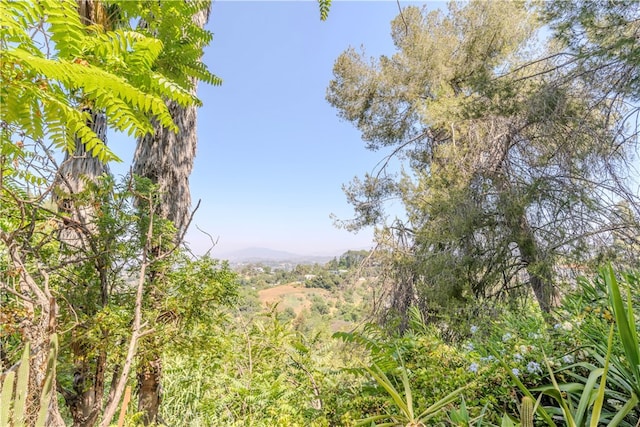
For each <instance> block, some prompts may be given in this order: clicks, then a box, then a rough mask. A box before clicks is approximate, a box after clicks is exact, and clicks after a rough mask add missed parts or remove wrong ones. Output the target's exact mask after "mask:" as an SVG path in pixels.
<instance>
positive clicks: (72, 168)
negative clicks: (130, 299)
mask: <svg viewBox="0 0 640 427" xmlns="http://www.w3.org/2000/svg"><path fill="white" fill-rule="evenodd" d="M85 111H86V112H88V113H89V115H90V119H89V120H88V123H87V125H88V126H89V127H90V128H91V130H93V131H94V132H95V133H96V135H97V136H98V137H99V138H100V139H101V140H102V141H103V142H104V143H105V144H106V143H107V138H106V132H107V118H106V116H105V114H104V113H103V112H101V111H95V110H90V109H85ZM106 173H109V169H108V167H107V165H105V164H103V163H102V162H101V161H100V160H99V159H97V158H96V157H94V156H92V155H91V153H89V152H87V150H86V148H85V146H84V144H83V143H82V141H80V140H79V139H76V146H75V150H74V152H73V153H71V154H70V153H67V154H66V155H65V160H64V162H63V163H62V165H61V166H60V169H59V171H58V177H57V191H56V193H57V204H58V208H59V210H60V212H62V213H66V215H67V217H66V219H65V223H64V226H63V227H62V228H61V230H60V235H59V238H60V244H61V247H62V249H63V256H64V257H65V262H67V263H69V264H80V263H83V262H87V261H86V259H87V255H88V254H94V253H95V250H93V248H92V242H91V240H92V238H93V236H95V234H96V233H97V227H96V224H95V217H96V207H95V205H94V204H93V203H91V202H90V201H84V202H80V203H79V202H78V201H77V200H76V196H77V195H78V194H80V193H82V192H83V191H85V190H86V188H87V183H89V182H96V180H97V179H98V178H99V177H100V176H102V175H103V174H106ZM103 261H104V260H102V259H99V257H98V260H97V262H96V263H95V268H96V270H97V271H96V272H97V274H98V276H100V277H102V276H104V274H105V271H104V270H105V268H106V267H107V266H106V265H105V264H104V262H103ZM81 285H84V287H85V289H86V291H87V298H90V296H89V293H90V292H91V291H92V289H90V288H91V287H92V286H95V285H93V284H90V283H84V284H81ZM100 288H101V289H100V297H99V299H98V300H97V301H93V302H90V303H87V302H86V301H85V302H84V303H82V302H80V303H81V304H84V307H82V308H81V307H75V309H76V310H81V311H82V310H84V311H85V312H87V310H89V312H87V313H86V314H89V315H92V314H95V310H92V309H90V308H89V307H92V306H93V307H104V306H106V304H107V303H108V289H107V283H106V282H105V281H104V280H101V281H100ZM72 303H74V302H72ZM75 304H76V305H77V302H75ZM70 347H71V350H72V354H73V363H74V366H75V370H74V381H73V389H72V390H61V391H62V395H63V396H64V398H65V403H66V405H67V407H68V408H69V411H70V412H71V416H72V419H73V425H74V426H78V427H84V426H93V425H95V423H96V421H97V419H98V416H99V414H100V411H101V406H102V395H103V393H104V371H105V368H106V354H104V352H103V353H101V354H99V355H98V356H94V357H90V356H89V353H93V352H92V351H91V349H90V348H89V347H88V345H87V344H86V343H85V342H84V339H83V338H82V333H79V334H74V337H72V342H71V344H70Z"/></svg>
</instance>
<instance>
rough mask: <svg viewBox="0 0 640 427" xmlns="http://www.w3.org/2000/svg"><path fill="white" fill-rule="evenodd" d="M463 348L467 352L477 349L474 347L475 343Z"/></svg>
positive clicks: (466, 344)
mask: <svg viewBox="0 0 640 427" xmlns="http://www.w3.org/2000/svg"><path fill="white" fill-rule="evenodd" d="M463 348H464V349H465V350H466V351H473V350H474V349H475V347H474V346H473V343H471V342H467V343H464V345H463Z"/></svg>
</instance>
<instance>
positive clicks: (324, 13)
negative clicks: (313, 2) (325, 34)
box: [318, 0, 331, 21]
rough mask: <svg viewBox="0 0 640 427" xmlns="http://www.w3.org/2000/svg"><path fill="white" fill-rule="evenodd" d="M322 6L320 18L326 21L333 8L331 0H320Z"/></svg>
mask: <svg viewBox="0 0 640 427" xmlns="http://www.w3.org/2000/svg"><path fill="white" fill-rule="evenodd" d="M318 7H319V8H320V20H322V21H326V20H327V18H328V17H329V9H330V8H331V0H318Z"/></svg>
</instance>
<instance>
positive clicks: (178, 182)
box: [133, 1, 221, 424]
mask: <svg viewBox="0 0 640 427" xmlns="http://www.w3.org/2000/svg"><path fill="white" fill-rule="evenodd" d="M188 4H191V5H192V14H191V15H186V18H185V19H184V20H183V21H182V22H180V28H182V29H183V32H182V37H177V38H175V34H171V36H174V38H173V39H170V40H169V39H166V40H165V44H166V45H168V46H169V48H168V49H166V56H164V62H163V58H161V60H160V65H161V66H162V65H166V67H165V69H166V71H167V72H168V73H169V75H170V76H172V77H173V78H175V79H176V80H177V81H179V82H181V84H182V85H183V87H184V88H185V89H186V90H188V91H189V93H190V94H191V95H192V96H193V97H194V99H195V97H196V92H197V84H198V81H199V80H200V81H205V82H208V83H210V84H220V83H221V81H220V80H219V79H218V78H217V77H216V76H214V75H213V74H211V73H209V72H208V71H207V68H206V66H205V65H204V64H203V63H202V62H201V58H202V55H203V48H204V46H206V45H207V44H208V43H209V42H210V41H211V33H209V32H208V31H206V30H205V29H204V27H205V24H206V23H207V21H208V19H209V13H210V9H211V4H210V2H209V1H199V2H188ZM149 30H150V31H158V30H159V29H154V28H153V26H150V27H149ZM161 38H162V36H161ZM183 39H184V40H183ZM186 41H188V42H189V43H185V42H186ZM171 46H173V47H174V48H173V49H172V48H171ZM176 62H177V63H179V64H182V65H181V67H176V66H175V65H173V64H175V63H176ZM166 105H167V108H168V110H169V111H170V112H171V116H172V117H173V120H174V122H175V124H176V126H177V131H174V130H173V129H169V128H167V127H166V126H164V125H163V124H162V123H160V122H157V123H156V126H155V129H154V132H153V133H148V134H146V135H144V136H143V137H142V138H139V139H138V144H137V146H136V151H135V154H134V164H133V172H134V173H135V174H136V175H138V176H142V177H145V178H149V179H150V180H151V181H152V182H153V183H154V184H155V185H156V186H157V189H158V191H159V193H160V201H159V203H158V204H157V205H156V215H157V216H158V217H159V218H162V219H164V220H168V221H170V222H171V223H172V224H173V226H174V227H175V233H174V238H173V242H172V243H173V244H172V245H170V247H171V248H170V249H169V250H173V249H172V248H174V247H175V246H176V245H179V244H180V243H181V239H182V237H183V236H184V233H185V231H186V228H187V226H188V224H189V219H190V210H191V193H190V188H189V176H190V175H191V171H192V169H193V162H194V159H195V155H196V144H197V123H196V122H197V106H196V105H184V104H183V105H180V104H179V103H177V102H175V101H172V100H167V101H166ZM166 251H167V246H166V245H165V246H164V247H163V246H162V245H158V246H155V247H154V248H153V249H152V252H153V253H152V256H154V257H156V258H161V257H163V256H165V255H166ZM161 265H162V264H161V263H157V264H155V266H154V267H152V268H151V269H150V270H149V277H148V280H149V293H148V297H149V299H150V303H151V305H152V306H156V307H157V306H160V305H161V301H162V299H163V295H162V293H163V291H162V289H163V287H164V286H163V281H165V280H166V277H165V271H163V267H162V266H161ZM146 344H147V347H148V348H147V351H145V353H144V354H143V355H142V357H141V360H140V363H139V366H140V367H139V373H138V390H139V395H138V410H139V411H141V412H142V413H143V414H144V422H145V424H152V423H156V422H157V421H158V412H159V407H160V401H161V384H160V383H161V379H162V358H161V343H160V342H159V341H158V338H156V337H149V338H148V339H147V343H146Z"/></svg>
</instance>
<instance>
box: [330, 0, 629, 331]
mask: <svg viewBox="0 0 640 427" xmlns="http://www.w3.org/2000/svg"><path fill="white" fill-rule="evenodd" d="M539 26H540V23H539V21H537V19H536V15H535V14H533V13H532V12H531V11H530V10H528V9H527V8H526V7H525V6H524V4H522V3H520V2H480V1H478V2H470V3H464V4H459V3H450V4H449V10H448V13H447V14H445V13H443V12H442V11H433V12H428V11H427V10H426V9H422V10H420V9H418V8H416V7H408V8H405V9H403V11H402V12H401V14H400V15H399V16H398V17H397V18H396V19H394V21H393V22H392V30H391V33H392V38H393V41H394V44H395V46H396V49H397V52H396V53H395V54H394V55H393V56H391V57H387V56H382V57H380V58H379V59H378V60H374V59H372V60H367V58H366V57H365V54H364V52H362V53H357V52H356V51H355V50H353V49H349V50H347V51H346V52H344V53H343V54H342V55H340V56H339V58H338V59H337V60H336V63H335V65H334V76H335V78H334V79H333V80H332V81H331V82H330V85H329V88H328V91H327V100H328V101H329V102H330V103H331V104H332V105H333V106H334V107H336V108H337V109H338V111H339V115H340V116H341V117H342V118H344V119H346V120H348V121H350V122H352V123H354V125H356V126H357V127H358V129H360V131H361V132H362V137H363V139H364V140H365V141H366V142H367V147H368V148H369V149H372V150H375V149H379V148H382V147H391V148H392V149H393V152H392V153H393V154H392V155H398V156H401V157H402V158H403V159H405V160H406V163H405V168H404V171H403V172H402V174H401V175H400V176H399V177H397V176H393V175H390V174H388V173H387V171H385V170H381V171H379V173H377V174H374V175H368V176H365V178H364V180H359V179H355V180H354V181H353V182H352V184H351V186H349V187H347V189H346V192H347V196H348V198H349V201H350V202H351V203H352V204H354V207H355V210H356V218H355V219H354V221H352V222H348V223H347V226H349V227H355V228H357V227H361V226H364V225H370V224H376V223H378V224H379V223H381V221H383V219H384V209H383V207H384V206H383V201H384V199H385V198H386V197H389V196H397V197H399V198H400V199H401V200H402V202H403V204H404V206H405V209H406V215H407V220H406V222H405V223H402V222H399V221H396V222H395V223H393V224H387V226H386V230H382V232H381V233H380V236H381V243H384V242H385V241H386V242H396V243H397V242H401V243H402V244H401V245H400V246H394V247H392V248H391V249H392V250H393V252H395V253H396V256H394V257H393V263H396V264H395V265H396V266H397V268H395V269H394V271H397V272H398V273H399V274H400V275H401V276H402V279H401V280H400V282H399V283H403V284H405V286H403V287H402V292H403V297H401V298H399V300H401V301H405V302H403V303H402V304H401V306H402V307H404V308H402V310H406V309H407V308H408V306H410V305H417V306H419V307H420V308H421V309H422V311H423V313H424V314H425V317H426V318H429V316H436V317H437V311H438V306H439V305H440V306H441V304H437V303H435V301H436V300H440V301H441V302H442V301H455V302H456V304H460V303H462V302H464V301H465V300H467V299H468V298H469V297H479V298H484V297H490V296H495V295H504V294H512V293H513V292H514V291H518V290H520V289H521V286H520V283H521V282H522V281H523V280H524V279H526V282H527V283H528V285H529V289H531V290H533V294H534V295H535V298H536V300H537V301H538V303H539V305H540V307H541V309H542V310H543V311H545V312H549V311H550V310H551V308H552V305H553V301H554V294H555V292H556V290H555V289H554V283H553V278H554V274H555V269H556V267H557V266H558V264H559V263H563V262H567V260H568V259H580V257H584V256H588V254H586V253H585V252H584V251H583V250H582V249H583V247H584V245H585V244H586V242H587V241H588V239H593V238H595V237H600V238H606V236H608V235H609V234H608V233H609V232H610V230H611V229H613V228H618V227H630V226H634V224H629V223H616V222H615V221H610V220H609V219H608V212H609V210H610V208H611V207H612V206H613V203H612V202H611V194H613V192H616V193H619V191H618V189H615V188H613V187H612V186H611V185H609V183H610V182H611V180H612V179H613V180H615V179H617V178H618V177H619V176H618V175H617V174H616V169H615V168H614V167H612V166H613V165H616V164H620V163H623V162H624V161H625V160H626V158H627V157H626V156H627V152H626V150H627V149H628V148H629V147H627V146H623V147H621V146H620V145H619V142H620V139H619V138H616V135H618V134H619V132H620V127H619V122H618V121H617V117H618V116H617V115H615V114H614V115H611V114H607V111H614V109H615V108H616V107H619V104H616V100H609V99H607V100H605V101H604V102H602V101H603V100H602V99H601V97H600V96H599V95H600V93H599V91H598V90H597V89H594V88H592V87H589V86H587V85H584V84H582V82H580V81H577V80H575V79H571V78H566V73H564V70H563V69H562V67H558V62H557V61H558V58H559V55H558V54H557V52H556V51H551V53H553V54H554V55H548V56H547V57H546V58H545V59H543V60H539V61H536V62H531V61H532V58H531V56H530V55H528V54H527V50H526V48H527V47H531V46H532V36H533V35H534V33H535V30H536V29H537V28H538V27H539ZM533 47H535V48H537V49H540V45H537V46H535V45H534V46H533ZM616 111H619V110H616ZM385 236H386V237H385ZM393 236H396V237H393ZM385 239H386V240H385ZM523 273H524V274H523ZM401 314H402V315H404V316H405V318H406V311H404V313H401Z"/></svg>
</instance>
